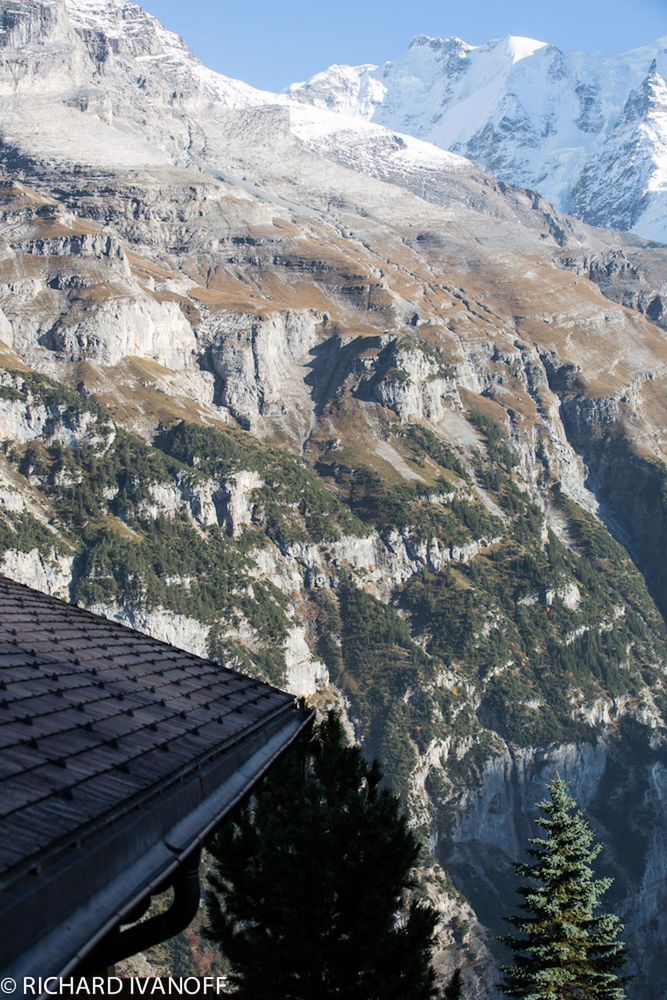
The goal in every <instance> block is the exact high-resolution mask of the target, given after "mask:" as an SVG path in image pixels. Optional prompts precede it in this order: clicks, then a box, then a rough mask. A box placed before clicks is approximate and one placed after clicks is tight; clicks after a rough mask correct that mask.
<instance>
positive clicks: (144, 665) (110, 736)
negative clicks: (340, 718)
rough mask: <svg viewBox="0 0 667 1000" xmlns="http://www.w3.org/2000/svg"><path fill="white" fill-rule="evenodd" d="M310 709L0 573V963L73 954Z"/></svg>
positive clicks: (17, 969) (35, 964)
mask: <svg viewBox="0 0 667 1000" xmlns="http://www.w3.org/2000/svg"><path fill="white" fill-rule="evenodd" d="M305 721H306V717H305V715H304V713H298V712H296V711H295V708H294V699H293V698H292V697H291V696H290V695H287V694H285V693H284V692H282V691H278V690H276V689H275V688H273V687H270V686H269V685H267V684H264V683H262V682H261V681H257V680H254V679H252V678H249V677H246V676H244V675H243V674H240V673H238V672H236V671H234V670H229V669H226V668H223V667H221V666H219V665H217V664H215V663H212V662H210V661H208V660H204V659H201V658H199V657H197V656H194V655H192V654H190V653H187V652H184V651H183V650H180V649H176V648H174V647H173V646H169V645H167V644H165V643H163V642H160V641H158V640H156V639H153V638H151V637H149V636H146V635H143V634H141V633H138V632H134V631H132V630H131V629H128V628H125V627H124V626H122V625H119V624H117V623H115V622H111V621H107V620H106V619H104V618H101V617H99V616H97V615H94V614H91V613H90V612H88V611H84V610H82V609H80V608H77V607H73V606H71V605H69V604H66V603H65V602H63V601H59V600H56V599H55V598H51V597H48V596H46V595H44V594H40V593H38V592H36V591H34V590H30V589H29V588H27V587H24V586H22V585H20V584H18V583H15V582H13V581H11V580H8V579H5V578H2V577H0V893H1V897H0V898H1V899H2V902H0V969H2V970H3V971H4V972H6V973H7V974H10V975H13V976H14V977H15V978H20V977H21V976H22V975H40V974H41V975H59V974H64V973H66V972H68V971H70V970H71V969H73V968H76V967H77V965H78V963H79V961H80V959H81V957H82V956H83V955H84V954H85V952H86V951H87V950H88V949H89V948H90V947H92V945H94V944H95V942H96V941H97V940H99V939H100V938H101V937H103V936H104V934H105V933H106V931H107V930H108V929H109V928H110V927H111V926H113V925H115V924H116V923H117V922H118V919H119V916H121V915H122V914H123V913H124V912H126V911H128V910H129V909H130V908H131V907H132V906H133V905H134V904H135V903H136V902H137V900H138V899H140V898H141V897H142V896H145V894H146V892H147V891H149V889H150V887H151V886H152V885H154V884H155V883H156V882H159V881H161V880H163V879H164V878H165V877H166V876H167V875H168V874H169V872H170V871H172V870H174V868H175V866H177V865H178V863H179V861H181V860H182V859H183V857H185V856H186V855H187V854H188V853H189V852H190V851H192V849H193V847H195V846H196V845H197V844H198V843H200V842H201V840H202V839H203V837H204V836H205V835H206V833H207V832H208V831H209V830H210V829H211V827H212V826H213V825H214V824H215V823H216V822H217V821H218V820H219V819H220V817H221V816H222V815H224V813H225V812H226V811H227V810H228V809H229V808H230V807H231V805H232V804H233V803H234V802H235V801H237V800H238V798H239V797H240V796H241V795H243V794H244V793H245V792H246V791H247V790H248V788H249V787H250V786H251V785H252V783H253V782H254V781H255V780H256V779H257V777H259V775H260V774H262V773H263V771H264V770H265V769H266V767H267V766H268V765H269V764H270V762H271V761H272V760H273V759H274V758H275V756H276V755H277V754H278V753H280V751H281V750H282V749H283V748H284V747H285V746H286V745H287V744H288V743H289V742H291V740H292V739H293V738H294V737H295V735H296V734H297V733H298V732H299V730H300V729H301V728H302V727H303V725H304V724H305Z"/></svg>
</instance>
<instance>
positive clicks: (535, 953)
mask: <svg viewBox="0 0 667 1000" xmlns="http://www.w3.org/2000/svg"><path fill="white" fill-rule="evenodd" d="M547 790H548V792H549V799H548V800H547V801H545V802H540V803H539V804H538V805H539V808H540V809H541V810H543V812H544V815H543V816H541V817H540V818H538V820H537V822H538V824H539V825H540V826H541V827H542V828H543V829H544V830H545V831H546V836H545V837H543V838H534V839H532V840H531V841H530V843H531V844H532V845H533V846H532V848H531V849H530V850H529V853H530V855H531V856H532V857H533V858H534V859H535V861H534V863H533V864H517V865H515V868H516V871H517V874H518V875H519V877H520V878H522V879H527V880H528V882H527V883H526V884H523V885H521V886H520V887H519V893H520V894H521V895H522V896H523V898H524V903H523V906H522V910H523V911H524V914H525V915H524V916H513V917H510V918H509V922H510V923H511V924H512V925H513V926H514V927H515V928H516V929H517V931H518V932H519V935H516V936H508V937H506V938H504V941H505V943H506V944H508V945H509V946H510V948H512V950H513V951H514V954H515V964H514V965H510V966H506V967H505V968H504V969H503V973H504V975H505V979H504V982H503V984H502V986H501V988H502V990H503V992H504V993H505V994H506V995H507V996H510V997H522V998H523V1000H623V998H624V997H625V990H624V988H623V980H621V979H619V977H618V975H617V971H618V969H619V968H620V967H621V966H622V965H623V963H624V961H625V948H624V945H623V944H622V942H621V941H619V940H617V938H618V934H619V933H620V931H621V930H622V926H621V924H620V923H619V920H618V918H617V917H616V916H614V915H613V914H608V913H607V914H601V915H596V910H597V909H598V906H599V900H600V897H601V896H602V895H603V894H604V893H605V892H606V891H607V889H608V888H609V886H610V885H611V882H612V879H609V878H601V879H596V878H595V877H594V873H593V869H592V868H591V862H592V861H593V860H594V859H595V858H596V857H597V855H598V854H599V852H600V850H601V847H600V845H599V844H596V843H595V842H594V835H593V832H592V831H591V829H590V827H589V826H588V824H587V823H586V821H585V820H584V818H583V816H582V814H581V812H580V811H579V810H578V809H577V808H576V803H575V801H574V799H572V798H571V797H570V796H569V795H568V792H567V786H566V784H565V782H564V781H562V780H561V779H560V778H558V779H557V780H555V781H553V782H552V783H551V784H549V785H548V786H547Z"/></svg>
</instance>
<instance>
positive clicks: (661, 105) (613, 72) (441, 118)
mask: <svg viewBox="0 0 667 1000" xmlns="http://www.w3.org/2000/svg"><path fill="white" fill-rule="evenodd" d="M666 78H667V38H666V37H663V38H660V39H658V40H657V41H656V42H654V43H653V44H651V45H646V46H642V47H641V48H637V49H634V50H631V51H629V52H624V53H620V54H617V55H606V54H600V53H590V52H563V51H561V50H560V49H558V48H556V47H555V46H552V45H549V44H547V43H546V42H542V41H536V40H535V39H530V38H523V37H520V36H513V35H509V36H508V37H506V38H503V39H496V40H493V41H490V42H488V43H486V44H485V45H479V46H472V45H468V44H467V43H466V42H464V41H462V40H461V39H459V38H448V39H442V38H432V37H430V36H428V35H418V36H417V37H416V38H415V39H413V41H412V43H411V44H410V46H409V48H408V49H407V50H406V51H405V52H404V53H403V54H402V55H401V56H400V57H399V58H397V59H395V60H392V61H391V62H387V63H385V64H384V65H383V66H381V67H371V66H357V67H347V66H335V67H332V68H331V69H330V70H327V71H325V72H323V73H318V74H317V75H316V76H315V77H313V78H312V79H311V80H309V81H307V82H306V83H302V84H295V85H293V86H292V87H290V88H288V90H287V93H288V94H289V96H290V98H291V99H292V100H298V101H303V102H308V103H311V104H314V105H316V106H319V107H327V108H330V109H332V110H335V111H342V112H344V113H345V114H347V115H351V114H356V115H358V116H360V117H363V118H366V119H368V120H371V121H374V122H378V123H379V124H383V125H386V126H388V127H390V128H393V129H395V130H397V131H400V132H403V133H408V134H410V135H414V136H416V137H417V138H420V139H423V140H427V141H429V142H433V143H436V144H437V145H439V146H442V147H443V148H445V149H449V150H452V151H454V152H458V153H461V154H463V155H464V156H468V157H470V158H471V159H473V160H475V161H476V162H477V163H479V165H480V166H482V167H483V168H484V169H485V170H488V171H489V172H490V173H492V174H495V175H496V176H497V177H499V178H500V179H501V180H505V181H510V182H512V183H515V184H521V185H523V186H526V187H529V188H533V189H536V190H538V191H539V192H540V193H541V194H542V195H544V196H545V197H546V198H548V199H549V200H550V201H553V202H554V203H555V204H556V205H557V206H558V207H559V208H561V209H562V210H564V211H568V212H572V213H575V214H577V215H579V216H580V217H581V218H582V219H584V220H585V221H588V222H592V223H594V224H597V225H607V226H614V227H619V228H626V229H634V230H635V231H637V232H639V233H642V234H644V235H647V236H650V237H652V238H657V239H661V240H667V228H666V227H665V222H664V220H665V217H667V187H666V185H665V181H664V176H665V173H666V172H667V129H666V128H665V118H666V116H667V100H666V98H665V82H664V81H665V79H666ZM628 156H632V157H634V159H628ZM637 156H639V161H637V159H636V157H637ZM616 168H618V170H617V169H616ZM610 170H613V171H614V172H616V173H618V174H619V177H620V174H621V173H622V175H623V177H622V185H621V189H620V190H619V188H618V187H616V186H615V185H610V184H609V171H610Z"/></svg>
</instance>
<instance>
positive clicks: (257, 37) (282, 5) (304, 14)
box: [138, 0, 667, 90]
mask: <svg viewBox="0 0 667 1000" xmlns="http://www.w3.org/2000/svg"><path fill="white" fill-rule="evenodd" d="M138 2H140V3H141V0H138ZM142 6H144V7H145V8H146V9H147V10H149V11H150V12H151V14H154V15H155V16H156V17H158V18H159V19H160V20H161V21H162V23H163V24H164V25H165V26H166V27H167V28H169V29H170V30H172V31H175V32H177V33H178V34H179V35H182V36H183V38H184V39H185V40H186V42H187V43H188V45H189V46H190V48H191V49H192V50H193V51H194V52H195V54H196V55H197V56H198V57H199V58H200V59H201V60H202V61H203V62H204V63H206V65H207V66H210V67H211V69H215V70H218V72H220V73H225V74H226V75H227V76H232V77H236V78H237V79H241V80H245V81H246V83H251V84H253V86H255V87H263V88H266V89H267V90H282V88H283V87H285V86H287V84H288V83H292V82H294V81H296V80H303V79H307V78H308V77H310V76H312V75H313V73H316V72H318V71H319V70H322V69H326V67H327V66H330V65H331V64H332V63H335V62H339V63H351V64H359V63H365V62H370V63H383V62H385V61H386V60H388V59H392V58H394V57H396V56H398V55H400V54H401V52H403V51H404V50H405V49H406V48H407V47H408V45H409V43H410V41H411V40H412V38H413V37H414V36H415V35H418V34H424V35H440V36H441V37H444V38H446V37H448V36H450V35H458V36H459V38H463V39H464V40H465V41H467V42H470V43H471V44H472V45H480V44H482V43H483V42H486V41H489V39H491V38H501V37H503V36H505V35H509V34H512V35H528V36H529V37H531V38H538V39H540V40H541V41H546V42H551V43H552V44H554V45H557V46H559V47H560V48H562V49H597V50H599V51H604V52H619V51H622V50H624V49H627V48H634V47H636V46H639V45H643V44H646V43H647V42H651V41H654V40H655V39H656V38H659V37H661V36H663V35H667V0H633V2H632V3H629V2H628V0H604V2H603V0H556V2H544V0H505V2H502V0H501V2H499V0H467V2H466V0H463V2H461V0H456V2H455V0H437V2H436V0H401V2H397V0H190V2H189V3H183V0H146V2H145V3H142Z"/></svg>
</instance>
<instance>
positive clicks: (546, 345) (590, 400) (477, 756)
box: [0, 0, 667, 1000]
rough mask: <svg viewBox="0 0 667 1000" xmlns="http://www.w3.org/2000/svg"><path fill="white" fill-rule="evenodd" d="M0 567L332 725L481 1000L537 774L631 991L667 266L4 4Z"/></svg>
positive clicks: (73, 22) (652, 743)
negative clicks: (624, 932)
mask: <svg viewBox="0 0 667 1000" xmlns="http://www.w3.org/2000/svg"><path fill="white" fill-rule="evenodd" d="M0 26H1V28H2V58H1V60H0V91H1V93H2V102H3V117H2V144H1V145H0V160H1V163H2V171H3V174H4V178H5V179H4V181H3V183H2V186H1V187H0V352H1V353H0V362H1V365H2V368H1V369H0V376H1V377H0V550H1V558H2V571H3V572H5V573H7V574H9V575H11V576H13V577H15V578H17V579H20V580H22V581H23V582H26V583H29V584H31V585H33V586H37V587H40V588H42V589H45V590H48V591H49V592H51V593H55V594H58V595H60V596H64V597H69V598H71V599H73V600H76V601H77V602H79V603H81V604H84V605H86V606H88V607H92V608H94V609H95V610H97V611H100V612H102V613H104V614H107V615H109V616H112V617H115V618H119V619H120V620H123V621H125V622H127V623H129V624H131V625H133V626H135V627H137V628H140V629H144V630H146V631H149V632H151V633H152V634H155V635H158V636H160V637H161V638H163V639H166V640H167V641H169V642H172V643H175V644H176V645H181V646H184V647H187V648H189V649H192V650H193V651H195V652H197V653H200V654H204V655H209V656H212V657H214V658H217V659H219V660H220V661H221V662H225V663H235V664H237V665H239V666H240V667H241V668H243V669H245V670H248V671H253V672H255V673H257V674H258V675H261V676H263V677H265V678H268V679H270V680H272V681H274V682H275V683H279V684H283V685H286V686H287V687H289V688H290V690H293V691H295V692H299V693H304V694H306V695H307V696H308V697H309V698H310V699H311V701H312V703H313V704H315V705H318V706H326V705H330V704H336V705H338V706H339V707H340V708H341V709H342V711H343V712H344V715H345V718H346V720H347V724H348V726H349V729H350V732H351V733H352V734H354V735H355V736H356V738H358V739H360V740H361V741H362V743H363V744H364V746H365V748H366V749H367V751H368V753H369V754H374V755H378V756H380V757H381V759H382V761H383V763H384V767H385V771H386V773H387V776H388V779H389V780H390V781H391V782H392V784H393V785H394V787H395V788H396V789H397V790H398V791H399V793H400V794H401V796H402V797H403V800H404V802H405V805H406V807H407V809H408V810H409V813H410V816H411V820H412V822H413V823H414V824H415V826H416V827H418V828H419V830H420V832H421V834H422V836H423V838H424V840H425V842H426V844H427V848H428V854H427V855H426V856H425V858H424V865H423V870H422V872H421V878H422V881H423V891H424V892H426V893H427V894H428V895H429V896H430V897H431V898H433V899H435V900H437V902H438V905H439V906H440V909H441V912H442V927H441V935H440V944H441V947H440V952H439V962H440V963H441V965H442V967H443V969H446V968H448V967H450V968H451V967H452V966H453V965H454V964H460V963H461V962H464V963H465V977H466V981H467V983H468V987H469V990H470V992H471V995H473V996H476V997H493V996H494V987H493V983H494V982H495V981H496V973H495V972H494V962H496V961H497V959H498V955H497V951H496V948H497V946H496V945H495V943H494V938H493V936H494V935H495V934H496V933H499V932H500V931H501V930H502V921H501V917H502V915H503V914H506V913H508V912H511V911H512V910H514V909H515V908H516V900H515V899H514V897H513V895H512V893H513V884H514V883H513V874H512V870H511V860H512V859H513V858H516V857H518V856H519V855H520V854H521V852H522V850H523V848H524V846H525V844H526V840H527V837H528V836H529V835H530V818H531V814H532V807H533V804H534V802H535V801H536V800H537V799H539V798H540V797H541V795H542V792H543V788H544V783H545V781H546V780H547V779H548V778H549V777H551V776H552V775H553V774H554V772H555V770H556V769H558V770H559V772H560V774H561V776H562V777H564V778H566V779H567V780H568V781H569V782H570V784H571V787H572V790H573V793H574V794H575V796H576V797H577V799H578V801H579V804H580V805H581V806H582V807H583V808H584V809H585V810H586V812H587V814H588V816H589V817H590V819H591V821H592V823H593V824H594V826H595V828H596V831H597V832H598V834H599V836H600V837H601V839H602V840H603V842H604V844H605V855H604V858H605V864H606V867H607V870H608V871H609V872H610V873H611V874H613V875H614V877H615V879H616V881H615V886H614V890H613V893H614V895H613V896H610V899H609V905H613V906H614V907H615V908H616V909H617V910H618V911H619V912H620V913H621V914H622V915H623V916H624V919H625V920H626V922H627V924H628V939H629V942H630V945H631V948H632V953H633V963H634V968H635V971H636V973H637V977H636V979H635V980H634V982H633V984H632V985H631V987H630V995H631V996H632V997H634V998H635V1000H649V998H651V1000H652V998H654V997H656V996H658V995H659V994H660V990H661V989H662V984H663V983H664V966H663V964H662V963H663V959H662V949H661V942H664V938H665V926H664V914H665V907H664V884H665V880H664V872H665V863H666V856H667V854H666V851H665V844H664V834H663V831H664V814H665V795H666V789H667V777H666V770H665V754H664V697H665V696H664V670H665V653H666V650H667V636H666V633H665V625H664V620H663V616H664V614H665V612H666V611H667V590H666V587H665V576H664V565H663V560H662V553H663V552H664V550H665V534H666V533H667V517H666V516H665V506H666V496H667V494H666V491H665V464H664V463H665V453H664V448H665V440H664V427H665V417H666V414H665V401H666V399H667V394H666V393H665V359H666V353H667V352H666V350H665V329H666V328H667V307H666V306H665V304H664V302H663V294H664V291H665V284H666V282H667V251H666V250H665V249H664V248H662V247H660V246H657V245H655V244H649V243H647V242H645V241H644V240H642V239H641V238H639V237H634V236H627V235H624V234H621V233H615V232H611V231H609V232H605V231H600V230H595V229H591V228H589V227H587V226H586V225H585V224H583V223H581V222H577V221H575V220H573V219H571V218H568V217H566V216H563V215H561V214H560V213H559V212H558V211H557V210H556V209H555V208H553V207H552V206H551V205H550V204H549V203H547V202H546V201H544V200H543V199H541V198H540V197H539V196H537V195H535V194H532V193H530V192H527V191H525V190H523V189H520V188H515V187H511V186H509V185H507V184H504V183H502V182H498V181H496V180H494V179H493V178H492V177H491V176H489V175H487V174H485V173H483V172H482V170H481V169H480V168H479V167H476V166H475V165H473V164H472V163H471V162H469V161H468V160H465V159H463V158H462V157H460V156H457V155H455V154H453V153H450V152H446V151H443V150H441V149H439V148H437V147H436V146H433V145H430V144H428V143H425V142H422V141H420V140H418V139H415V138H411V137H409V136H407V135H401V134H398V133H396V132H393V131H391V130H390V129H387V128H385V127H383V126H381V125H378V124H374V123H369V122H367V121H365V120H363V119H362V118H360V117H346V116H344V115H341V114H338V113H336V112H332V111H330V110H322V109H319V108H316V107H312V106H309V105H308V104H303V103H302V102H299V101H295V100H292V99H291V98H289V97H286V96H284V95H283V96H276V95H271V94H262V93H260V92H258V91H253V90H252V89H251V88H249V87H246V86H245V85H243V84H240V83H237V82H235V81H231V80H227V79H225V78H223V77H219V76H216V75H215V74H213V73H210V72H209V71H207V70H206V69H205V68H204V67H202V66H201V65H200V64H199V63H197V62H196V60H195V59H194V58H193V57H192V55H191V54H190V53H189V52H188V51H187V49H186V48H185V47H184V46H183V44H182V43H181V42H180V41H179V40H178V39H176V38H174V36H172V35H170V34H169V33H168V32H166V31H165V30H164V29H163V28H162V27H161V26H160V25H159V24H157V22H156V21H155V20H154V19H153V18H151V17H150V16H149V15H148V14H146V13H145V12H143V11H142V10H141V9H140V8H138V7H135V6H133V5H132V4H128V3H120V2H117V0H108V2H107V3H106V4H103V5H102V6H100V5H99V4H97V3H96V4H92V3H89V2H88V0H68V2H65V0H0Z"/></svg>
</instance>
